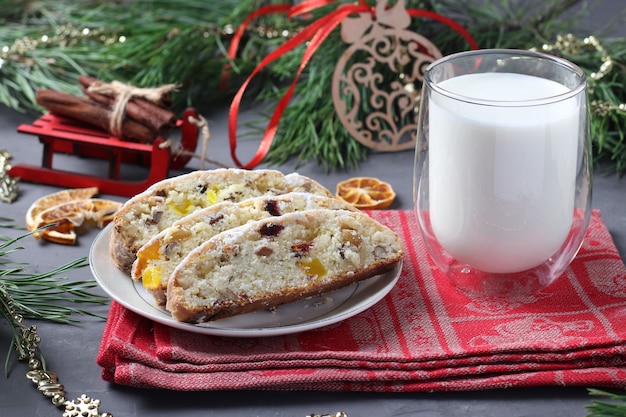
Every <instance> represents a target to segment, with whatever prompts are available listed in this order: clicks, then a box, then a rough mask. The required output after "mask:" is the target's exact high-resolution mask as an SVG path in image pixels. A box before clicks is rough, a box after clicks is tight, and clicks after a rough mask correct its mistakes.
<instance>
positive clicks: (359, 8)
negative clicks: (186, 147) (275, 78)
mask: <svg viewBox="0 0 626 417" xmlns="http://www.w3.org/2000/svg"><path fill="white" fill-rule="evenodd" d="M335 1H336V0H305V1H303V2H302V3H299V4H296V5H289V4H279V5H269V6H264V7H261V8H260V9H258V10H256V11H255V12H253V13H251V14H250V15H249V16H248V17H247V18H246V19H245V20H244V21H243V22H242V24H241V26H239V28H238V29H237V31H236V32H235V34H234V36H233V39H232V42H231V44H230V47H229V49H228V57H229V58H230V59H234V58H235V57H236V54H237V49H238V48H239V43H240V42H241V39H242V37H243V34H244V32H245V30H246V28H247V27H248V25H249V24H250V23H251V22H252V21H253V20H255V19H257V18H258V17H260V16H263V15H267V14H273V13H286V14H287V16H288V17H289V18H294V17H297V16H302V15H304V14H306V13H309V12H311V11H312V10H315V9H318V8H320V7H322V6H325V5H328V4H331V3H334V2H335ZM368 12H369V13H372V14H373V15H374V14H375V9H374V8H372V7H370V6H368V5H367V4H366V3H365V0H359V3H358V4H353V3H350V4H342V5H340V6H338V7H337V8H336V9H335V10H334V11H332V12H331V13H329V14H328V15H326V16H323V17H321V18H319V19H318V20H316V21H314V22H312V23H310V24H309V25H308V26H306V27H305V28H304V29H302V30H301V31H299V32H298V33H296V34H295V35H294V36H293V37H291V38H289V39H287V40H286V41H285V43H283V44H282V45H281V46H280V47H278V48H276V49H275V50H273V51H272V52H271V53H269V54H268V55H267V56H266V57H265V58H264V59H263V60H262V61H261V62H260V63H259V65H258V66H257V67H256V68H255V69H254V70H253V71H252V73H251V74H250V75H249V76H248V78H247V79H246V80H245V81H244V82H243V84H242V85H241V86H240V87H239V90H238V91H237V93H236V94H235V96H234V98H233V101H232V103H231V106H230V112H229V116H228V130H229V134H228V136H229V142H230V154H231V157H232V159H233V161H234V163H235V165H237V167H239V168H245V169H252V168H254V167H255V166H256V165H258V164H259V163H260V162H261V161H262V160H263V158H265V156H266V155H267V153H268V152H269V149H270V146H271V144H272V141H273V140H274V137H275V135H276V131H277V130H278V124H279V121H280V118H281V117H282V114H283V112H284V111H285V108H286V107H287V104H288V103H289V100H290V99H291V96H292V95H293V92H294V90H295V88H296V84H297V82H298V79H299V77H300V75H301V74H302V71H303V70H304V68H305V67H306V66H307V64H308V63H309V61H310V60H311V58H312V57H313V55H314V54H315V52H316V51H317V49H318V48H319V47H320V45H321V44H322V43H323V42H324V40H326V38H327V37H328V36H329V35H330V34H331V33H332V31H333V30H334V29H335V28H336V27H337V26H338V25H339V24H340V23H341V22H342V21H343V20H344V19H345V18H346V17H348V16H349V15H352V14H357V13H368ZM407 12H408V13H409V15H410V16H412V17H425V18H428V19H432V20H435V21H438V22H441V23H443V24H445V25H446V26H448V27H450V28H452V29H453V30H455V31H456V32H457V33H459V34H460V35H461V36H462V37H463V38H464V39H465V40H466V41H467V43H468V44H469V45H470V46H471V48H472V49H478V44H477V43H476V41H475V40H474V38H472V36H471V35H470V34H469V33H468V32H467V30H466V29H465V28H464V27H463V26H461V25H460V24H459V23H457V22H456V21H454V20H453V19H450V18H447V17H445V16H442V15H440V14H438V13H435V12H431V11H428V10H422V9H408V10H407ZM374 17H375V16H374ZM305 42H308V45H307V47H306V50H305V51H304V55H303V56H302V61H301V62H300V65H299V66H298V70H297V71H296V75H295V77H294V79H293V81H292V82H291V85H290V86H289V89H288V90H287V92H286V93H285V94H284V95H283V97H282V98H281V99H280V101H279V102H278V105H277V106H276V109H275V110H274V113H273V114H272V117H271V119H270V121H269V124H268V125H267V128H266V130H265V133H264V134H263V138H262V140H261V143H260V145H259V148H258V149H257V151H256V153H255V155H254V156H253V157H252V159H251V160H250V162H248V163H247V164H242V163H241V162H240V161H239V159H238V158H237V153H236V150H237V119H238V114H239V107H240V104H241V100H242V98H243V95H244V93H245V91H246V88H247V87H248V84H249V83H250V81H251V80H252V78H254V76H256V75H257V74H258V73H259V72H260V71H261V70H262V69H263V68H265V67H266V66H268V65H269V64H270V63H272V62H274V61H275V60H276V59H278V58H280V57H281V56H282V55H284V54H285V53H287V52H289V51H291V50H293V49H294V48H296V47H297V46H299V45H301V44H302V43H305Z"/></svg>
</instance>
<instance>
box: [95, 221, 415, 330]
mask: <svg viewBox="0 0 626 417" xmlns="http://www.w3.org/2000/svg"><path fill="white" fill-rule="evenodd" d="M112 227H113V224H112V223H109V224H108V225H107V226H105V227H104V228H103V229H102V230H101V231H100V232H99V233H98V235H97V236H96V238H95V239H94V241H93V242H92V244H91V247H90V249H89V267H90V269H91V273H92V275H93V276H94V279H95V280H96V282H97V284H98V285H99V286H100V288H101V289H102V290H103V291H104V292H105V293H106V294H107V295H108V296H109V297H110V298H111V299H113V300H115V301H116V302H118V303H120V304H121V305H122V306H124V307H126V308H128V309H129V310H131V311H133V312H134V313H137V314H139V315H140V316H142V317H145V318H148V319H150V320H153V321H155V322H158V323H160V324H163V325H165V326H168V327H171V328H175V329H179V330H183V331H188V332H192V333H199V334H205V335H213V336H226V337H268V336H282V335H288V334H294V333H301V332H304V331H308V330H314V329H319V328H321V327H326V326H330V325H332V324H336V323H339V322H341V321H344V320H346V319H348V318H350V317H352V316H355V315H357V314H359V313H361V312H363V311H365V310H367V309H369V308H370V307H372V306H374V305H375V304H376V303H378V302H379V301H380V300H382V299H383V298H384V297H385V296H386V295H387V294H388V293H389V292H390V291H391V289H392V288H393V287H395V284H396V283H397V282H398V279H399V278H400V275H401V271H402V263H403V261H402V260H400V262H398V264H397V265H396V266H395V267H394V268H393V269H392V270H390V271H389V272H386V273H384V274H380V275H376V276H374V277H371V278H368V279H367V280H364V281H360V282H357V283H354V284H351V286H354V290H353V291H352V293H351V294H350V296H348V297H347V299H345V300H344V301H342V303H341V304H340V305H338V306H336V307H335V308H334V309H333V310H330V311H328V312H326V313H324V314H322V315H321V316H318V317H315V318H310V319H307V320H305V321H303V322H301V323H298V324H288V325H284V326H277V327H261V328H256V327H255V328H232V327H211V326H210V324H207V323H202V324H192V323H184V322H179V321H176V320H175V319H173V318H172V317H171V316H168V315H167V313H166V312H165V311H164V310H161V309H160V308H159V307H158V306H156V305H154V304H150V303H149V302H148V301H147V300H145V299H144V298H142V296H141V295H140V294H139V292H138V291H137V285H141V284H140V283H138V282H135V281H133V280H132V279H131V277H130V276H128V275H126V274H124V272H122V271H121V270H119V269H118V268H117V266H116V265H114V263H113V260H112V259H111V257H110V256H109V241H110V233H111V229H112ZM104 251H106V256H104V254H103V253H102V252H104ZM100 259H105V261H102V262H103V264H102V265H101V263H100ZM106 260H108V261H109V262H106ZM102 267H106V268H107V270H102ZM111 269H112V270H113V271H115V272H116V273H119V274H120V275H126V276H125V278H126V281H125V283H124V284H122V287H123V288H122V287H118V288H115V287H114V286H113V285H110V283H109V281H108V279H107V278H103V275H104V274H106V273H107V272H108V271H110V270H111ZM370 287H374V290H373V291H372V293H371V294H369V295H368V296H366V297H365V298H364V299H363V300H360V301H358V302H357V303H356V304H355V305H350V306H348V307H346V303H349V301H350V299H354V298H355V297H356V296H357V295H360V294H361V293H362V292H365V291H367V290H369V289H370ZM130 288H132V294H131V296H129V295H128V291H123V289H130ZM345 288H346V287H344V288H343V290H345ZM341 290H342V289H339V290H335V291H341ZM333 292H334V291H333ZM333 292H329V293H326V294H324V295H325V296H329V295H331V294H333ZM135 295H136V297H139V300H138V301H140V303H142V304H144V303H145V304H146V305H148V306H149V307H150V309H151V310H153V311H156V313H152V312H150V311H147V310H146V309H145V308H142V306H141V305H137V304H136V303H135V302H133V298H135ZM296 302H297V301H296ZM249 314H251V313H249ZM241 316H245V315H241ZM209 323H211V322H209Z"/></svg>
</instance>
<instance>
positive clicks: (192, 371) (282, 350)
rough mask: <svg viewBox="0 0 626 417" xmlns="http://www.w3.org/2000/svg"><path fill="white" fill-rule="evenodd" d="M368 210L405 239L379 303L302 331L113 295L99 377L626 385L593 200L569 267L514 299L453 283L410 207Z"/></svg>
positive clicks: (273, 383) (325, 386)
mask: <svg viewBox="0 0 626 417" xmlns="http://www.w3.org/2000/svg"><path fill="white" fill-rule="evenodd" d="M370 215H371V216H372V217H373V218H375V219H376V220H378V221H380V222H381V223H383V224H386V225H387V226H389V227H390V228H392V229H393V230H395V231H396V232H397V233H398V234H399V235H400V236H401V237H402V238H403V240H404V242H405V245H406V255H405V259H404V265H403V270H402V272H401V276H400V279H399V280H398V283H397V284H396V286H395V287H394V288H393V289H392V291H391V292H390V293H389V294H388V295H387V296H386V297H385V298H384V299H383V300H381V301H380V302H378V303H377V304H376V305H374V306H373V307H371V308H369V309H368V310H366V311H364V312H362V313H360V314H358V315H356V316H354V317H352V318H350V319H347V320H345V321H343V322H340V323H337V324H334V325H331V326H328V327H325V328H321V329H316V330H311V331H307V332H302V333H298V334H292V335H286V336H274V337H259V338H229V337H221V336H207V335H200V334H195V333H189V332H185V331H182V330H177V329H173V328H170V327H167V326H164V325H161V324H159V323H153V322H152V321H151V320H149V319H146V318H144V317H141V316H139V315H137V314H135V313H133V312H131V311H129V310H127V309H125V308H124V307H122V306H121V305H119V304H117V303H116V302H112V304H111V309H110V313H109V317H108V320H107V323H106V326H105V330H104V334H103V338H102V344H101V347H100V351H99V354H98V358H97V362H98V364H99V365H100V366H102V368H103V373H102V375H103V378H104V379H105V380H108V381H112V382H115V383H118V384H125V385H133V386H139V387H155V388H165V389H174V390H233V389H275V390H328V391H450V390H477V389H489V388H504V387H521V386H542V385H582V386H604V387H624V386H626V383H625V382H624V381H626V366H625V365H626V268H625V267H624V263H623V261H622V259H621V257H620V255H619V253H618V252H617V250H616V248H615V245H614V244H613V241H612V239H611V236H610V234H609V232H608V230H607V228H606V226H605V225H604V223H603V222H602V219H601V216H600V213H599V212H598V211H594V212H593V214H592V219H591V223H590V227H589V230H588V233H587V236H586V239H585V242H584V244H583V247H582V248H581V250H580V252H579V254H578V256H577V258H576V259H575V261H574V262H573V263H572V265H571V266H570V268H569V269H568V270H567V271H566V273H565V274H564V275H563V276H561V277H560V278H559V279H558V280H557V281H556V282H555V283H553V284H552V285H551V286H549V287H548V288H546V289H544V290H543V291H541V292H540V293H537V294H535V295H532V296H525V297H519V298H517V299H507V300H502V299H494V298H488V297H484V298H480V297H477V296H472V297H470V296H468V295H467V294H465V293H463V292H461V291H459V290H458V289H457V288H455V287H454V286H453V285H452V284H450V283H449V282H448V280H447V279H446V278H445V277H444V276H443V275H441V274H440V273H439V272H438V270H437V269H436V268H435V267H434V266H433V264H432V263H431V262H430V260H429V258H428V256H427V255H426V252H425V248H424V243H423V242H422V240H421V236H420V234H419V233H418V232H417V225H416V219H415V216H414V214H413V212H412V211H392V210H387V211H372V212H370Z"/></svg>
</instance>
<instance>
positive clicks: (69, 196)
mask: <svg viewBox="0 0 626 417" xmlns="http://www.w3.org/2000/svg"><path fill="white" fill-rule="evenodd" d="M96 194H98V188H97V187H87V188H72V189H67V190H61V191H57V192H55V193H52V194H47V195H44V196H43V197H40V198H38V199H37V200H35V201H34V202H33V203H32V204H31V205H30V207H29V208H28V210H27V211H26V228H27V229H28V231H30V232H32V231H34V230H36V229H37V224H38V222H39V221H38V220H37V216H38V215H39V213H41V212H42V211H44V210H47V209H49V208H50V207H54V206H57V205H59V204H62V203H66V202H68V201H74V200H81V199H85V198H91V197H93V196H95V195H96ZM33 236H35V237H36V238H38V237H40V233H39V232H35V233H33Z"/></svg>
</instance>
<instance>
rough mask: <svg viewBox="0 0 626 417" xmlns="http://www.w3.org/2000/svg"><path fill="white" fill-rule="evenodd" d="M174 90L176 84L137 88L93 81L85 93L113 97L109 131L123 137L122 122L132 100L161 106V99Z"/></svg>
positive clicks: (116, 83) (115, 82) (117, 82)
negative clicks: (143, 100)
mask: <svg viewBox="0 0 626 417" xmlns="http://www.w3.org/2000/svg"><path fill="white" fill-rule="evenodd" d="M176 88H177V85H176V84H166V85H163V86H160V87H154V88H139V87H134V86H132V85H129V84H124V83H121V82H119V81H112V82H110V83H105V82H103V81H100V80H95V81H93V82H92V83H91V85H89V86H88V87H87V92H89V93H95V94H104V95H106V96H114V97H115V102H114V104H113V106H112V109H111V113H112V114H111V119H110V121H109V130H110V132H111V133H112V134H114V135H115V136H120V137H121V136H122V135H123V130H122V122H123V121H124V117H125V116H126V107H127V105H128V102H129V101H130V100H131V99H132V98H134V97H139V98H142V99H145V100H147V101H149V102H151V103H153V104H156V105H159V104H162V101H163V97H165V96H166V95H167V94H168V93H170V92H171V91H173V90H175V89H176Z"/></svg>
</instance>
